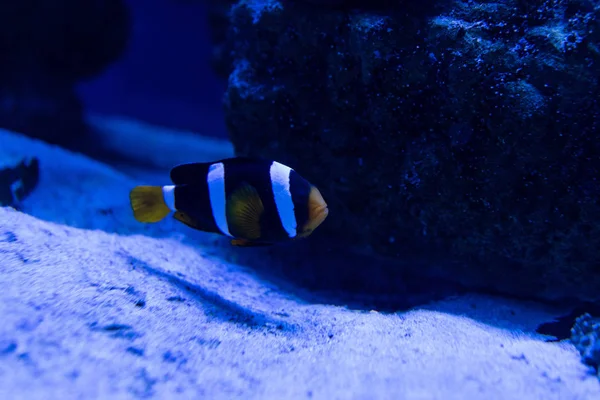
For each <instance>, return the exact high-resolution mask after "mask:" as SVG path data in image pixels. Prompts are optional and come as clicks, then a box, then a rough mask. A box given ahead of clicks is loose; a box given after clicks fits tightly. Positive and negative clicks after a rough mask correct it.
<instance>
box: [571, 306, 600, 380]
mask: <svg viewBox="0 0 600 400" xmlns="http://www.w3.org/2000/svg"><path fill="white" fill-rule="evenodd" d="M571 342H572V343H573V345H574V346H575V347H576V348H577V350H578V351H579V353H580V354H581V359H582V360H583V362H584V364H586V365H589V366H591V367H593V368H594V369H595V370H596V372H597V373H599V374H600V370H599V369H600V318H593V317H592V316H591V315H590V314H588V313H585V314H583V315H582V316H581V317H579V318H577V320H576V321H575V325H574V326H573V329H571Z"/></svg>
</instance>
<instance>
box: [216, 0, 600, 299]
mask: <svg viewBox="0 0 600 400" xmlns="http://www.w3.org/2000/svg"><path fill="white" fill-rule="evenodd" d="M317 3H321V2H318V1H291V0H288V1H277V0H242V1H237V2H235V4H233V5H232V6H231V8H230V9H229V10H228V14H227V15H228V19H227V20H226V21H227V26H226V32H227V33H226V35H224V34H221V36H219V37H220V42H219V43H218V44H219V46H220V49H221V51H220V52H218V53H217V55H218V54H222V55H223V56H224V57H225V58H224V59H222V60H221V63H216V65H220V66H221V69H220V71H221V73H222V74H223V75H224V76H227V78H228V88H227V92H226V98H225V109H226V117H227V124H228V129H229V132H230V135H231V139H232V142H233V144H234V146H235V150H236V153H237V154H240V155H251V156H261V157H267V158H273V159H277V160H279V161H281V162H284V163H286V164H288V165H291V166H293V167H294V168H296V169H297V170H298V171H299V172H300V173H302V174H303V175H304V176H306V177H308V178H309V179H310V180H311V181H312V182H314V183H315V184H317V185H318V186H319V188H320V189H321V191H322V192H323V194H324V197H325V198H326V200H327V201H328V202H329V204H330V210H331V211H330V216H329V218H328V220H327V222H326V223H325V224H324V225H323V226H322V227H321V228H320V229H321V230H322V231H323V232H324V234H325V235H327V236H329V237H330V238H335V239H338V240H341V241H343V242H345V243H346V245H347V248H349V249H352V250H354V251H360V252H364V253H369V254H374V255H380V256H383V257H386V258H390V259H391V260H394V262H395V266H394V268H398V269H403V270H410V271H414V272H416V273H419V274H421V275H422V276H424V277H434V276H435V277H444V278H448V279H452V280H454V281H458V282H461V283H463V284H465V285H467V286H469V287H478V288H487V289H490V290H495V291H499V292H501V293H505V294H510V295H515V296H528V297H535V298H538V299H544V300H554V299H560V298H573V297H574V298H578V299H581V300H589V301H598V300H600V290H598V288H599V287H600V225H599V224H598V223H597V221H598V219H599V218H600V204H599V203H598V200H597V199H598V198H599V196H600V183H599V182H598V176H599V172H600V158H599V156H598V154H600V140H598V133H597V132H598V127H599V122H600V104H598V99H600V85H599V83H598V82H599V79H600V78H599V77H600V51H599V48H600V5H599V3H598V2H597V1H593V0H552V1H550V0H548V1H546V0H538V1H519V0H507V1H504V2H494V1H486V0H468V1H466V0H451V1H440V2H434V3H432V2H420V3H415V2H403V4H405V3H406V7H394V8H393V9H390V8H384V7H381V6H379V5H378V4H377V3H375V2H374V3H372V6H371V7H369V9H365V8H364V7H363V8H361V7H360V4H357V3H356V2H354V4H353V6H354V7H346V6H345V5H346V3H345V2H336V3H338V4H332V3H331V2H326V3H329V4H321V5H320V4H317ZM408 3H410V4H408ZM388 4H389V2H388ZM332 5H333V7H332ZM221 29H224V28H223V27H222V26H221ZM224 49H225V50H224Z"/></svg>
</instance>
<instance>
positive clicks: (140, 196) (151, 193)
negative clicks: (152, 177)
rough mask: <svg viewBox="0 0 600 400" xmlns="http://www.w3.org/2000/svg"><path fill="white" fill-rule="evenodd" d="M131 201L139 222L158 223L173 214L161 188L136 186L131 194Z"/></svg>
mask: <svg viewBox="0 0 600 400" xmlns="http://www.w3.org/2000/svg"><path fill="white" fill-rule="evenodd" d="M129 201H130V203H131V209H132V210H133V216H134V217H135V219H136V220H137V221H139V222H158V221H160V220H162V219H163V218H165V217H166V216H167V215H169V213H170V212H171V210H169V207H168V206H167V204H166V203H165V199H164V196H163V190H162V187H161V186H136V187H134V188H133V189H132V190H131V192H129Z"/></svg>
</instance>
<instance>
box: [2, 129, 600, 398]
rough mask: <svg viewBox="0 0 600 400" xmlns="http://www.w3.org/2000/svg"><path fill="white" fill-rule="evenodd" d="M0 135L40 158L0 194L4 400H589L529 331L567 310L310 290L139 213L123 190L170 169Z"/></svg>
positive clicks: (559, 351) (575, 374)
mask: <svg viewBox="0 0 600 400" xmlns="http://www.w3.org/2000/svg"><path fill="white" fill-rule="evenodd" d="M123 134H124V135H125V134H132V135H133V133H131V132H123ZM138 134H139V133H138ZM191 141H192V142H193V140H191ZM0 143H1V146H0V160H9V159H15V158H18V157H20V156H24V155H36V156H38V157H39V159H40V165H41V168H42V177H41V182H40V185H39V187H38V188H37V190H36V191H35V192H34V193H33V195H32V196H31V197H29V198H28V199H27V200H26V201H25V202H24V204H23V206H22V208H21V210H20V211H17V210H14V209H11V208H0V321H1V323H0V398H1V399H11V400H12V399H75V398H77V399H83V398H85V399H94V398H110V399H130V398H177V399H188V398H189V399H201V398H207V399H231V398H244V399H252V398H257V399H271V398H272V399H304V398H314V399H444V400H449V399H467V398H470V399H511V400H513V399H544V400H551V399H561V400H567V399H582V400H583V399H590V400H591V399H600V383H599V381H598V379H597V378H596V377H595V376H593V374H592V373H591V371H590V369H589V368H587V367H586V366H584V365H582V364H581V362H580V358H579V354H578V353H577V351H576V350H575V348H574V347H573V346H572V345H571V344H569V343H566V342H553V343H550V342H545V340H546V339H548V338H549V337H547V336H542V335H539V334H537V333H535V328H536V327H537V326H538V325H539V324H540V323H543V322H548V321H551V320H552V319H553V318H555V317H556V316H558V315H560V312H561V311H564V310H553V309H549V308H548V307H546V306H543V305H540V304H535V303H524V302H519V301H513V300H509V299H503V298H497V297H489V296H482V295H475V294H467V295H462V296H454V297H450V298H446V299H444V300H442V301H436V302H430V303H427V304H424V305H421V306H417V307H413V308H412V309H410V310H408V311H398V312H377V311H375V310H369V309H364V308H359V307H353V306H349V305H343V304H340V302H339V301H333V300H332V301H330V302H324V301H308V300H307V299H309V298H310V297H306V296H298V295H297V294H298V293H300V291H298V292H296V291H294V290H292V289H290V286H289V285H285V284H279V283H278V282H277V281H270V280H265V279H263V278H262V277H261V276H259V275H258V274H257V273H256V271H255V270H254V269H253V268H250V267H249V266H248V265H247V264H245V263H244V262H241V261H240V260H242V259H244V257H236V252H237V251H239V250H237V249H234V248H230V247H228V246H227V244H226V242H223V241H222V240H221V239H220V238H215V237H214V236H213V235H209V234H202V233H196V232H191V230H189V229H188V228H186V227H184V226H181V224H175V223H173V222H172V221H165V222H164V223H159V224H154V225H140V224H138V223H137V222H136V221H135V220H134V219H133V217H132V216H131V212H130V210H129V204H128V196H127V193H128V191H129V189H130V188H131V187H132V186H133V185H135V184H138V183H140V182H142V179H143V182H144V183H148V182H149V180H154V181H156V182H158V181H160V180H161V179H167V177H168V170H161V171H160V172H155V171H146V172H144V171H140V170H139V168H138V170H135V169H134V168H130V169H127V168H125V167H123V168H120V169H119V170H117V169H115V168H113V167H110V166H108V165H106V164H103V163H101V162H98V161H93V160H91V159H89V158H87V157H85V156H83V155H78V154H74V153H70V152H67V151H64V150H62V149H60V148H56V147H52V146H48V145H46V144H44V143H40V142H37V141H34V140H31V139H27V138H24V137H22V136H19V135H16V134H13V133H10V132H6V131H0ZM195 145H196V146H197V148H198V152H199V154H201V152H202V148H203V147H206V146H204V145H203V144H202V143H201V142H198V143H196V144H195ZM223 148H225V149H226V148H227V147H223ZM128 151H132V150H128ZM140 151H142V150H140ZM206 152H207V153H205V154H210V156H211V157H213V156H214V155H215V154H217V153H218V149H217V150H215V148H214V147H211V149H209V150H208V149H207V150H206ZM227 155H229V154H225V153H223V156H227ZM138 156H139V154H138ZM199 157H200V156H199ZM173 161H174V163H176V162H178V160H177V159H176V157H174V160H173ZM134 170H135V172H134ZM142 177H143V178H142ZM152 183H153V182H152ZM366 267H368V266H365V268H366ZM299 290H300V289H299Z"/></svg>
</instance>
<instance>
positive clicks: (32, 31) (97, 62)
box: [0, 0, 130, 143]
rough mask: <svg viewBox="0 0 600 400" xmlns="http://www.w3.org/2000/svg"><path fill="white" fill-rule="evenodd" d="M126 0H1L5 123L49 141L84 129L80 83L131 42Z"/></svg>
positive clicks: (0, 95) (0, 93)
mask: <svg viewBox="0 0 600 400" xmlns="http://www.w3.org/2000/svg"><path fill="white" fill-rule="evenodd" d="M129 29H130V16H129V13H128V9H127V7H126V6H125V3H124V1H123V0H93V1H85V2H81V1H78V0H24V1H18V2H14V1H4V2H2V4H0V56H1V58H2V60H3V64H2V68H0V127H3V128H7V129H13V130H16V131H20V132H23V133H26V134H28V135H32V136H35V137H39V138H42V139H44V140H47V141H49V142H53V143H58V142H68V141H70V140H72V139H73V138H78V137H80V136H82V135H84V134H85V131H86V127H85V124H84V121H83V120H82V118H83V117H82V106H81V103H80V101H79V99H78V97H77V95H76V94H75V84H76V83H78V82H79V81H81V80H83V79H89V78H92V77H94V76H96V75H97V74H99V73H100V72H102V71H103V70H104V69H105V68H106V67H107V66H108V65H109V64H110V63H112V62H114V61H115V60H117V59H118V58H119V57H120V55H121V54H122V53H123V51H124V49H125V46H126V44H127V38H128V35H129Z"/></svg>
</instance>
